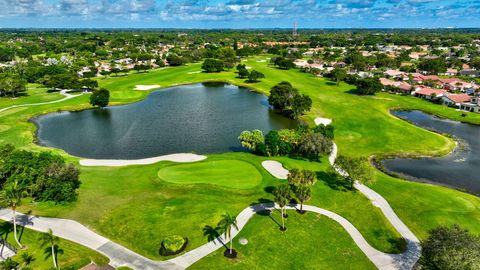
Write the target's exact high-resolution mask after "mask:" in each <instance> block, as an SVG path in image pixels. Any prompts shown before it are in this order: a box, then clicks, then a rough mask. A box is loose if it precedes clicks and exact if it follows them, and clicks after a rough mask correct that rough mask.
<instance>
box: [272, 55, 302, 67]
mask: <svg viewBox="0 0 480 270" xmlns="http://www.w3.org/2000/svg"><path fill="white" fill-rule="evenodd" d="M300 58H301V57H300ZM293 60H294V59H291V58H285V57H282V56H278V57H274V58H272V59H271V60H270V61H271V62H272V63H273V64H274V65H275V66H277V67H278V68H280V69H285V70H288V69H291V68H294V67H295V64H294V63H293Z"/></svg>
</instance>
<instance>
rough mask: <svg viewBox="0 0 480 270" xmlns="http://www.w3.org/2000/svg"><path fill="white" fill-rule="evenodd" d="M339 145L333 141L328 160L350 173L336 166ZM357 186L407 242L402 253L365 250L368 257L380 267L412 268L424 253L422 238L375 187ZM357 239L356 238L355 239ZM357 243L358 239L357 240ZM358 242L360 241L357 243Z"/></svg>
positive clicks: (339, 170) (342, 172)
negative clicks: (411, 229)
mask: <svg viewBox="0 0 480 270" xmlns="http://www.w3.org/2000/svg"><path fill="white" fill-rule="evenodd" d="M337 152H338V147H337V145H336V144H335V143H333V148H332V152H331V153H330V155H329V157H328V160H329V162H330V164H331V165H332V167H333V168H334V169H335V170H336V171H337V172H338V173H339V174H340V175H343V176H345V175H348V174H347V173H346V172H345V171H343V170H342V169H341V168H338V167H337V166H335V160H336V158H337ZM354 186H355V188H356V189H357V190H358V191H360V192H361V193H363V195H365V196H366V197H367V198H368V199H369V200H370V201H371V202H372V204H373V205H374V206H376V207H378V208H380V210H381V211H382V213H383V214H384V215H385V217H386V218H387V220H388V221H389V222H390V223H391V224H392V226H393V227H394V228H395V230H397V232H398V233H400V235H401V236H402V237H403V238H404V239H405V241H406V242H407V250H406V251H405V252H404V253H401V254H387V253H383V252H380V251H377V253H376V254H374V253H370V252H369V253H370V254H372V256H369V255H368V254H367V253H365V251H364V250H363V249H362V251H364V253H365V254H366V255H367V256H368V258H369V259H370V260H371V261H372V262H373V263H374V264H375V265H376V266H377V267H378V268H379V269H401V270H410V269H412V268H413V267H414V266H415V264H416V263H417V261H418V259H419V258H420V256H421V254H422V248H421V245H420V240H418V238H417V237H416V236H415V234H413V233H412V231H410V229H409V228H408V227H407V225H405V223H403V222H402V220H401V219H400V218H399V217H398V216H397V214H396V213H395V211H393V209H392V207H391V206H390V204H389V203H388V202H387V200H385V198H383V197H382V196H381V195H380V194H378V193H377V192H375V191H374V190H373V189H371V188H369V187H367V186H365V185H363V184H361V183H360V182H355V184H354ZM352 237H353V236H352ZM354 240H355V239H354ZM355 242H356V243H357V241H355ZM357 244H358V243H357Z"/></svg>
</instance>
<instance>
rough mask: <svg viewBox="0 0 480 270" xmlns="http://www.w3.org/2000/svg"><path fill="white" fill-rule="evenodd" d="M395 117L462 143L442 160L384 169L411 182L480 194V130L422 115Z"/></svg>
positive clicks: (401, 161)
mask: <svg viewBox="0 0 480 270" xmlns="http://www.w3.org/2000/svg"><path fill="white" fill-rule="evenodd" d="M393 114H394V115H395V116H397V117H400V118H402V119H405V120H408V121H410V122H412V123H413V124H415V125H416V126H419V127H422V128H425V129H428V130H433V131H437V132H441V133H448V134H451V135H453V136H455V137H457V138H459V139H460V141H461V146H460V147H457V149H455V151H454V152H453V153H452V154H450V155H448V156H446V157H440V158H421V159H409V158H395V159H389V160H384V161H383V166H384V167H385V168H386V169H387V170H389V171H392V172H396V173H399V174H401V175H403V176H404V177H405V178H407V179H410V180H418V181H427V182H434V183H439V184H442V185H446V186H450V187H454V188H458V189H462V190H466V191H468V192H470V193H474V194H477V195H478V194H480V126H476V125H470V124H464V123H461V122H458V121H452V120H448V119H441V118H438V117H435V116H432V115H429V114H426V113H424V112H421V111H395V112H393Z"/></svg>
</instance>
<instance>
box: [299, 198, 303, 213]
mask: <svg viewBox="0 0 480 270" xmlns="http://www.w3.org/2000/svg"><path fill="white" fill-rule="evenodd" d="M302 211H303V201H301V202H300V212H302Z"/></svg>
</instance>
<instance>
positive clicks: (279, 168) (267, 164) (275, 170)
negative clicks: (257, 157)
mask: <svg viewBox="0 0 480 270" xmlns="http://www.w3.org/2000/svg"><path fill="white" fill-rule="evenodd" d="M262 166H263V168H264V169H265V170H267V172H269V173H270V174H271V175H273V176H274V177H276V178H278V179H287V177H288V170H287V169H285V168H284V167H283V165H282V163H280V162H278V161H275V160H265V161H263V162H262Z"/></svg>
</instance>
